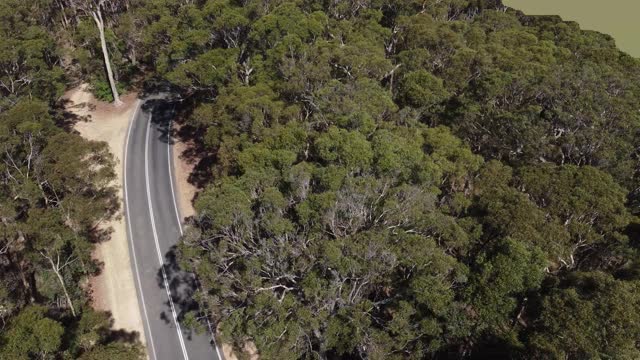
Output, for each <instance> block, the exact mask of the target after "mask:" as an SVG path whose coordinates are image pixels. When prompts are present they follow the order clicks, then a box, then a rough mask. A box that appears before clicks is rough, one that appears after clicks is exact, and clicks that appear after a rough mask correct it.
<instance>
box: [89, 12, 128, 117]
mask: <svg viewBox="0 0 640 360" xmlns="http://www.w3.org/2000/svg"><path fill="white" fill-rule="evenodd" d="M91 16H92V17H93V20H94V21H95V22H96V25H97V26H98V31H99V32H100V45H101V46H102V55H103V56H104V66H105V67H106V68H107V77H108V78H109V85H110V86H111V93H112V94H113V104H114V105H115V106H120V105H122V101H120V95H119V94H118V89H117V88H116V81H115V80H114V79H113V71H112V70H111V60H109V50H108V49H107V41H106V39H105V37H104V20H103V19H102V12H101V11H100V8H98V9H96V10H95V11H92V12H91Z"/></svg>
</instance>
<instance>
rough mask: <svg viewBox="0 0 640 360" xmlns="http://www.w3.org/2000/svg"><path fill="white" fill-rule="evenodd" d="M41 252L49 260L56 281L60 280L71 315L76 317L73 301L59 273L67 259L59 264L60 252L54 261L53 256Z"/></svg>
mask: <svg viewBox="0 0 640 360" xmlns="http://www.w3.org/2000/svg"><path fill="white" fill-rule="evenodd" d="M41 254H42V256H44V257H45V258H46V259H47V260H49V264H51V270H53V273H54V274H56V276H57V277H58V281H60V285H61V286H62V291H63V292H64V296H65V298H66V299H67V304H68V305H69V308H70V309H71V314H72V315H73V317H76V309H75V308H74V307H73V302H72V301H71V296H69V292H68V291H67V285H66V284H65V283H64V278H63V277H62V274H61V273H60V270H62V268H64V267H65V266H67V265H68V264H69V261H67V262H66V263H65V264H63V265H62V266H60V254H58V258H57V261H55V262H54V261H53V258H51V256H48V255H45V254H44V253H42V252H41Z"/></svg>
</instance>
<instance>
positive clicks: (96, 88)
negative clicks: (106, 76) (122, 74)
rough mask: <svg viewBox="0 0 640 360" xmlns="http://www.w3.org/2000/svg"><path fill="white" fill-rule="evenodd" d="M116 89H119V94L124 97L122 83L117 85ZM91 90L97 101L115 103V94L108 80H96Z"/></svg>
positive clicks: (92, 83) (91, 85)
mask: <svg viewBox="0 0 640 360" xmlns="http://www.w3.org/2000/svg"><path fill="white" fill-rule="evenodd" d="M116 88H117V89H118V93H119V94H120V95H122V93H123V92H124V90H125V89H124V85H123V84H122V83H120V82H118V83H117V84H116ZM90 89H91V92H92V93H93V95H94V96H95V97H96V99H98V100H100V101H105V102H112V101H113V93H112V92H111V86H110V85H109V82H108V81H107V80H100V79H95V80H94V81H92V82H91V84H90Z"/></svg>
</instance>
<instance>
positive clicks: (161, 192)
mask: <svg viewBox="0 0 640 360" xmlns="http://www.w3.org/2000/svg"><path fill="white" fill-rule="evenodd" d="M171 116H172V107H171V104H169V103H168V102H166V101H164V100H162V99H153V100H152V99H149V100H141V101H140V102H139V107H138V108H137V109H136V111H135V114H134V115H133V118H132V119H131V123H130V125H129V130H128V133H127V139H126V142H125V154H124V198H125V211H126V220H127V230H128V236H129V250H130V252H131V266H132V270H133V274H134V279H135V282H136V289H137V292H138V302H139V306H140V313H141V315H142V322H143V324H144V328H145V329H144V330H145V337H146V340H147V353H148V354H149V358H150V359H151V360H165V359H167V360H201V359H203V360H204V359H215V360H218V359H219V360H223V359H222V357H221V356H220V352H219V351H218V348H217V346H216V345H215V341H214V339H213V337H212V336H211V332H210V331H209V332H207V333H205V334H196V333H195V332H194V331H192V330H191V329H186V328H185V327H184V326H182V325H181V323H180V320H181V319H182V317H183V316H184V313H185V312H186V311H189V310H193V309H196V308H197V307H196V303H195V301H194V300H193V294H194V292H195V291H197V290H196V282H195V278H194V276H193V275H192V274H189V273H185V272H183V271H181V270H179V269H178V265H177V263H176V259H175V256H174V252H173V249H174V246H175V245H176V243H177V242H178V239H179V237H180V235H181V234H182V224H181V222H180V219H181V217H180V215H179V213H178V209H177V206H176V199H175V195H174V188H173V184H174V180H173V174H172V172H173V162H172V156H171V151H172V148H171V143H172V140H171V136H170V127H171ZM209 330H210V329H209Z"/></svg>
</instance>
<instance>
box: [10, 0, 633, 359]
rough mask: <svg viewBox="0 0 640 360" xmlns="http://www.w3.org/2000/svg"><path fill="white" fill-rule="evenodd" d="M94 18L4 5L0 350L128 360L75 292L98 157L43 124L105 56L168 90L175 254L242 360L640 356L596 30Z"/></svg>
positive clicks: (121, 74) (120, 4) (129, 6)
mask: <svg viewBox="0 0 640 360" xmlns="http://www.w3.org/2000/svg"><path fill="white" fill-rule="evenodd" d="M91 4H93V5H92V6H95V4H97V3H94V2H90V1H89V2H82V1H79V0H78V1H76V0H55V1H53V0H51V1H49V0H45V1H33V0H31V1H26V2H22V1H17V0H7V1H5V2H3V3H2V4H0V18H1V20H2V21H1V22H0V49H1V51H0V67H1V68H2V70H3V71H2V72H0V94H2V99H1V100H0V140H1V141H0V144H2V147H3V148H2V149H0V150H1V151H0V158H2V159H3V161H2V162H0V180H1V181H0V188H2V192H0V194H1V197H0V219H1V220H2V222H1V225H0V226H2V229H3V232H2V234H3V235H2V237H1V238H0V268H1V270H2V271H0V277H2V280H3V281H2V284H1V286H0V319H2V321H3V323H4V324H5V325H4V327H3V328H0V329H1V330H0V357H2V356H5V357H10V358H43V357H44V358H46V357H49V358H61V357H66V358H69V357H71V358H74V357H75V358H82V359H103V358H105V359H106V358H116V359H117V358H122V359H125V358H132V357H136V356H139V355H140V354H139V349H138V348H137V347H135V346H132V345H130V344H125V343H122V342H118V341H115V342H110V341H109V339H108V338H107V337H104V336H103V335H104V332H103V331H102V330H99V329H105V328H106V327H107V326H108V319H107V318H105V317H104V314H101V313H98V312H95V311H93V310H91V309H90V308H89V307H88V306H87V304H86V294H85V293H84V291H83V289H82V288H81V287H80V286H79V285H78V284H79V282H80V281H81V280H82V279H83V278H84V277H85V276H87V275H89V274H91V273H93V272H95V270H96V264H94V263H93V262H92V261H91V258H90V256H89V254H90V250H91V248H92V242H91V236H95V230H96V228H95V224H96V223H97V222H100V221H101V220H102V219H103V218H106V217H109V216H111V215H113V213H114V211H115V204H114V203H113V197H112V194H113V191H114V190H113V189H112V188H110V187H109V186H108V184H109V180H110V179H112V178H113V176H115V175H114V174H115V173H114V172H113V158H112V157H111V155H109V154H108V152H107V150H106V148H105V146H104V144H99V143H92V142H87V141H84V140H82V139H80V138H79V137H78V136H77V135H75V134H73V133H70V132H67V131H65V130H63V129H61V128H60V126H59V125H60V117H59V111H58V110H59V108H58V107H57V106H59V105H58V104H57V98H58V97H59V96H60V94H61V91H62V90H63V89H64V88H65V87H66V86H67V85H68V84H69V83H70V82H71V81H72V80H82V81H89V82H91V83H93V85H94V91H96V92H97V93H100V92H101V91H102V92H103V93H108V92H109V91H108V90H109V88H108V87H107V83H106V79H107V78H108V77H109V75H108V74H106V73H105V71H106V69H105V68H104V66H105V62H104V60H102V58H101V57H100V56H101V54H107V53H108V54H110V56H111V60H110V63H112V64H113V74H112V76H113V77H115V80H116V81H117V82H118V83H119V84H121V85H123V86H135V85H136V84H143V83H146V84H147V85H148V84H154V83H157V82H165V83H168V84H170V88H171V90H172V91H174V92H175V93H177V94H179V95H180V97H181V99H182V101H181V103H180V104H179V106H178V107H177V109H176V110H177V113H178V114H179V119H180V120H181V121H182V122H183V124H182V127H183V129H186V130H187V132H188V133H190V134H192V135H193V137H194V138H193V139H191V140H194V141H195V143H196V145H197V146H196V147H195V148H194V149H195V151H197V152H198V154H197V156H198V157H200V158H202V159H203V160H202V163H201V164H200V165H201V166H200V167H199V171H200V172H201V173H200V174H199V176H200V178H201V180H202V181H203V182H204V185H203V189H202V191H201V192H199V194H198V196H197V199H196V201H195V207H196V210H197V215H196V216H194V217H193V218H192V219H191V223H190V224H189V226H188V227H186V229H185V235H184V237H183V238H182V240H181V242H180V244H179V246H178V258H179V261H180V263H181V266H182V267H183V268H185V269H186V270H188V271H191V272H194V273H195V274H196V275H197V277H198V279H199V282H200V283H201V285H202V290H203V291H202V293H201V294H199V295H198V298H197V300H198V302H199V303H200V305H201V306H200V308H201V309H206V313H205V315H206V317H207V318H208V319H209V320H211V321H212V322H213V323H215V324H217V325H219V329H220V330H221V335H222V340H224V341H226V342H229V343H231V344H232V345H233V346H234V348H235V349H236V350H240V349H242V348H244V346H245V344H246V343H247V342H252V343H253V344H255V346H256V348H257V350H258V352H259V354H260V356H261V357H262V358H264V359H276V358H277V359H310V358H320V359H354V358H363V359H405V358H409V359H431V358H435V359H451V358H470V359H487V358H495V359H500V358H505V359H506V358H508V359H519V358H521V359H530V358H535V359H601V358H616V359H617V358H621V359H626V358H637V357H639V356H640V354H639V351H640V346H639V345H638V344H639V342H638V340H639V334H640V330H639V329H638V325H637V324H638V322H639V321H638V318H639V317H640V307H639V306H638V304H639V301H640V300H639V299H640V271H639V269H640V266H639V264H640V261H639V260H638V256H639V255H640V254H639V253H638V244H639V242H638V239H639V238H638V236H639V232H638V218H637V215H638V213H639V211H640V209H639V207H638V203H639V194H640V191H638V189H639V188H640V187H639V186H638V169H639V168H640V167H639V166H638V150H637V149H639V148H640V143H638V136H637V135H638V133H640V113H639V112H638V99H639V98H640V62H639V61H638V59H635V58H632V57H631V56H629V55H627V54H625V53H623V52H621V51H619V50H618V49H617V48H616V46H615V43H614V41H613V39H612V38H611V37H609V36H607V35H603V34H599V33H596V32H593V31H583V30H581V29H580V28H579V26H578V25H577V24H576V23H573V22H565V21H562V20H561V19H560V18H559V17H555V16H542V17H540V16H538V17H532V16H527V15H525V14H523V13H521V12H519V11H516V10H514V9H510V8H507V7H505V6H503V5H502V3H501V2H500V1H499V0H441V1H414V0H406V1H389V0H358V1H352V0H345V1H314V0H195V1H184V0H125V1H120V0H119V1H112V2H109V3H108V4H107V3H104V2H102V3H100V5H98V6H99V8H100V9H101V11H103V14H104V18H103V21H102V28H101V32H96V31H95V27H94V24H93V23H92V22H91V17H88V16H87V15H86V14H85V13H83V11H82V9H84V8H86V6H90V5H91ZM83 6H84V7H83ZM99 27H100V26H99ZM100 35H102V36H100ZM105 49H106V50H105ZM107 64H109V62H107ZM109 71H111V70H109ZM100 89H102V90H100ZM112 92H113V90H112ZM105 98H108V95H105ZM53 302H55V303H56V304H57V305H56V306H50V304H51V303H53ZM191 315H193V314H191ZM200 315H202V314H197V316H190V319H196V320H195V321H198V320H197V319H201V318H202V316H200ZM45 332H46V333H47V334H51V335H49V336H46V337H45V336H43V334H44V333H45ZM69 338H72V339H73V340H67V339H69Z"/></svg>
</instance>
